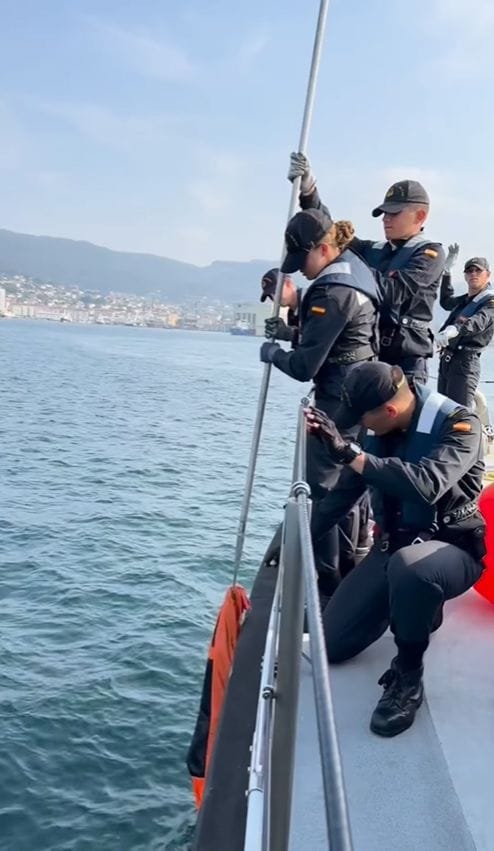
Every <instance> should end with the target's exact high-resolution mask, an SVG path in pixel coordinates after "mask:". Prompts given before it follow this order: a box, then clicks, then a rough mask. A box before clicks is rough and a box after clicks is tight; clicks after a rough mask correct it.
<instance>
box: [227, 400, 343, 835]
mask: <svg viewBox="0 0 494 851" xmlns="http://www.w3.org/2000/svg"><path fill="white" fill-rule="evenodd" d="M307 402H308V400H307V399H303V400H302V403H301V405H300V410H299V416H298V425H297V439H296V445H295V460H294V476H293V484H292V487H291V490H290V496H289V498H288V501H287V504H286V507H285V516H284V521H283V535H282V546H281V554H280V566H279V576H278V582H277V587H276V592H275V597H274V602H273V606H272V610H271V617H270V622H269V628H268V632H267V638H266V645H265V652H264V658H263V668H262V675H261V685H260V690H259V698H258V709H257V720H256V726H255V730H254V736H253V742H252V756H251V764H250V768H249V786H248V790H247V798H248V800H247V823H246V833H245V843H244V849H245V851H287V849H288V848H289V843H290V819H291V803H292V793H293V773H294V762H295V743H296V739H297V710H298V692H299V683H300V662H301V656H302V637H303V618H304V600H305V611H306V617H307V626H308V632H309V640H310V654H311V664H312V681H313V686H314V699H315V708H316V716H317V728H318V739H319V754H320V759H321V771H322V777H323V789H324V802H325V815H326V824H327V834H328V849H330V851H352V849H353V844H352V837H351V829H350V819H349V814H348V805H347V798H346V792H345V784H344V778H343V768H342V762H341V754H340V749H339V745H338V735H337V730H336V722H335V716H334V709H333V702H332V698H331V687H330V679H329V668H328V662H327V657H326V648H325V642H324V634H323V627H322V619H321V609H320V603H319V594H318V589H317V575H316V569H315V563H314V553H313V549H312V541H311V534H310V513H311V499H310V489H309V486H308V484H307V483H306V481H305V455H306V453H305V441H306V437H305V425H304V416H303V408H304V407H305V406H306V405H307Z"/></svg>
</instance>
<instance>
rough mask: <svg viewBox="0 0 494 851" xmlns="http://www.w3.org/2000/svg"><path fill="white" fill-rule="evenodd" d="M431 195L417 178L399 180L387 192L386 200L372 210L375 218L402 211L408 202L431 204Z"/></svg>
mask: <svg viewBox="0 0 494 851" xmlns="http://www.w3.org/2000/svg"><path fill="white" fill-rule="evenodd" d="M429 203H430V202H429V196H428V194H427V192H426V191H425V189H424V187H423V186H422V184H421V183H419V182H418V181H417V180H399V181H398V183H393V185H392V186H390V187H389V189H388V191H387V192H386V195H385V198H384V201H383V202H382V204H380V205H379V207H376V208H375V209H374V210H373V211H372V215H373V216H374V218H376V217H377V216H382V214H383V213H401V211H402V210H404V209H405V207H407V206H408V204H420V205H421V206H422V207H428V206H429Z"/></svg>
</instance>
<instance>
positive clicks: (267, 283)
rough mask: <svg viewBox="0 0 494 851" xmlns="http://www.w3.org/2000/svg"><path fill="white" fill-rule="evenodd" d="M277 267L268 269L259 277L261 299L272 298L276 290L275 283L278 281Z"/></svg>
mask: <svg viewBox="0 0 494 851" xmlns="http://www.w3.org/2000/svg"><path fill="white" fill-rule="evenodd" d="M279 271H280V270H279V269H269V271H268V272H266V273H265V274H264V275H263V276H262V278H261V287H262V294H261V301H266V299H267V298H270V299H271V300H273V298H274V294H275V292H276V284H277V283H278V272H279Z"/></svg>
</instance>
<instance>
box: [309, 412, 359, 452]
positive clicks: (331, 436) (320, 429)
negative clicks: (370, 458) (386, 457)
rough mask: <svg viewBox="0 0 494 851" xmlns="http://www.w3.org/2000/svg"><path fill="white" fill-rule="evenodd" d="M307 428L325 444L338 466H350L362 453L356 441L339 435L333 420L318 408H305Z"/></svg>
mask: <svg viewBox="0 0 494 851" xmlns="http://www.w3.org/2000/svg"><path fill="white" fill-rule="evenodd" d="M304 414H305V418H306V421H307V428H308V429H309V431H310V432H311V433H312V434H315V435H316V436H317V437H319V438H320V439H321V440H322V441H323V442H324V445H325V446H326V448H327V449H328V451H329V454H330V455H331V458H332V459H333V461H334V462H335V463H336V464H350V463H351V462H352V461H354V460H355V458H356V457H357V456H358V455H360V454H361V453H362V448H361V447H360V446H359V444H358V443H355V442H354V441H347V440H345V439H344V438H343V437H342V436H341V434H340V433H339V431H338V429H337V428H336V425H335V424H334V422H333V420H330V418H329V417H328V416H327V414H325V413H324V411H320V410H319V409H318V408H305V410H304Z"/></svg>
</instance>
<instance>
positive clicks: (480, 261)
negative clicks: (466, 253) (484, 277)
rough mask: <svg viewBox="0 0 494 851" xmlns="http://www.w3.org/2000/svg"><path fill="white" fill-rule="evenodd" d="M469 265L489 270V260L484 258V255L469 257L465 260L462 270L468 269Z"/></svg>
mask: <svg viewBox="0 0 494 851" xmlns="http://www.w3.org/2000/svg"><path fill="white" fill-rule="evenodd" d="M471 266H476V267H477V269H482V271H483V272H490V271H491V270H490V266H489V262H488V261H487V260H486V259H485V257H471V258H470V260H467V262H466V263H465V268H464V270H463V271H464V272H466V271H467V269H470V267H471Z"/></svg>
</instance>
